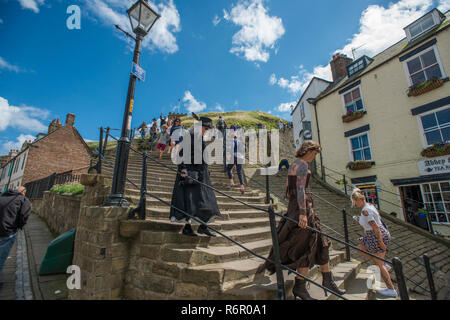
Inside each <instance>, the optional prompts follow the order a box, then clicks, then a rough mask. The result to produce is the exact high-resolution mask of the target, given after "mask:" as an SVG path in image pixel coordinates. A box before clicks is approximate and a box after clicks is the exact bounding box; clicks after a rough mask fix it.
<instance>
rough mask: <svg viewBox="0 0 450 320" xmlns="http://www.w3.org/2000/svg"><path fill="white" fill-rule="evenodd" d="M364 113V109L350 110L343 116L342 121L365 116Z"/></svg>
mask: <svg viewBox="0 0 450 320" xmlns="http://www.w3.org/2000/svg"><path fill="white" fill-rule="evenodd" d="M364 113H365V112H364V111H363V110H360V111H352V110H348V111H347V113H346V114H345V115H343V116H342V122H351V121H353V120H356V119H359V118H362V117H363V116H364Z"/></svg>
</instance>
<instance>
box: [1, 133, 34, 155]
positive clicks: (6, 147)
mask: <svg viewBox="0 0 450 320" xmlns="http://www.w3.org/2000/svg"><path fill="white" fill-rule="evenodd" d="M35 138H36V137H35V136H32V135H30V134H21V135H19V136H18V137H17V138H16V141H6V142H5V143H3V144H2V148H1V151H0V154H8V153H9V151H10V150H11V149H14V150H20V149H21V148H22V145H23V143H24V142H25V141H27V140H31V141H34V139H35Z"/></svg>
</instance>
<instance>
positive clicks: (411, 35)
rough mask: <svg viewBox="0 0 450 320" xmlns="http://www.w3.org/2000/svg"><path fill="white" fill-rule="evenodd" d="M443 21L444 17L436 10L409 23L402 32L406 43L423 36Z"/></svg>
mask: <svg viewBox="0 0 450 320" xmlns="http://www.w3.org/2000/svg"><path fill="white" fill-rule="evenodd" d="M444 20H445V15H443V14H442V13H441V12H440V11H439V10H438V9H433V10H432V11H430V12H428V13H427V14H426V15H424V16H423V17H421V18H419V19H418V20H416V21H414V22H413V23H411V24H410V25H409V26H407V27H405V29H404V30H405V32H406V37H407V38H408V41H411V40H414V39H416V38H417V37H420V36H421V35H424V34H425V33H427V32H428V31H430V30H431V29H433V28H435V27H437V26H439V25H440V24H441V23H442V21H444Z"/></svg>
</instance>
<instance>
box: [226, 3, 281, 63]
mask: <svg viewBox="0 0 450 320" xmlns="http://www.w3.org/2000/svg"><path fill="white" fill-rule="evenodd" d="M267 11H268V10H267V9H266V8H265V7H264V4H263V0H239V1H238V3H237V4H236V5H235V6H234V7H233V8H232V9H231V11H230V13H228V12H227V11H225V10H224V15H223V18H224V19H225V20H228V21H232V22H233V23H234V24H235V25H237V26H239V27H241V29H240V30H239V31H238V32H237V33H235V34H234V35H233V38H232V43H233V46H232V48H231V50H230V52H231V53H234V54H236V55H238V56H243V57H244V58H245V59H246V60H248V61H262V62H267V61H268V60H269V57H270V54H269V49H274V48H275V43H276V41H277V40H278V39H279V38H281V36H282V35H283V34H284V32H285V30H284V27H283V22H282V19H281V18H278V17H275V16H270V15H268V14H267Z"/></svg>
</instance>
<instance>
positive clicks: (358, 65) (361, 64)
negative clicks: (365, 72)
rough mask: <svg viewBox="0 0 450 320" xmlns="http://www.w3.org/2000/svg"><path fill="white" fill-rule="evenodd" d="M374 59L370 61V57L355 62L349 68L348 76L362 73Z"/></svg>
mask: <svg viewBox="0 0 450 320" xmlns="http://www.w3.org/2000/svg"><path fill="white" fill-rule="evenodd" d="M372 61H373V59H370V58H369V57H368V56H362V57H361V58H359V59H357V60H355V61H354V62H352V63H350V64H349V65H348V66H347V74H348V76H349V77H351V76H352V75H353V74H355V73H357V72H358V71H361V70H362V69H364V68H365V67H367V66H368V65H369V64H370V63H371V62H372Z"/></svg>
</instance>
